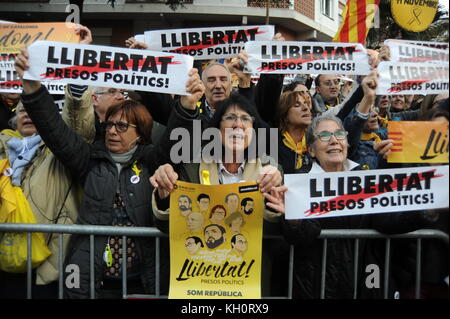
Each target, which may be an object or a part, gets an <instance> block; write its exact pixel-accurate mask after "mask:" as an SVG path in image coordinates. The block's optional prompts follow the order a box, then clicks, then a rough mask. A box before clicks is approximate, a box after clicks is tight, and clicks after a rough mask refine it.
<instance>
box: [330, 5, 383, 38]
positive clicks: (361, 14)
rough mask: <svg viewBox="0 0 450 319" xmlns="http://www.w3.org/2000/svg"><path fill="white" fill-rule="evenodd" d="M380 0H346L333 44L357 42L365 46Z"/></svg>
mask: <svg viewBox="0 0 450 319" xmlns="http://www.w3.org/2000/svg"><path fill="white" fill-rule="evenodd" d="M379 4H380V0H347V4H346V5H345V9H344V13H343V15H342V16H343V17H344V20H343V21H342V25H341V27H340V28H339V30H338V32H337V33H336V35H335V36H334V38H333V42H352V43H354V42H359V43H361V44H363V45H364V44H365V42H366V37H367V33H368V32H369V29H370V27H371V26H372V23H373V18H374V17H375V13H376V12H377V10H378V5H379Z"/></svg>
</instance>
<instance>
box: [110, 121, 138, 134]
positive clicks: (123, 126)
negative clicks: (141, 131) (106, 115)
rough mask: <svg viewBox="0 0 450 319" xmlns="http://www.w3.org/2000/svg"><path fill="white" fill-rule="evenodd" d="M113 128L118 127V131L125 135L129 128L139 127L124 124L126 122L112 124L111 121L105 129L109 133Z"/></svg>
mask: <svg viewBox="0 0 450 319" xmlns="http://www.w3.org/2000/svg"><path fill="white" fill-rule="evenodd" d="M113 126H115V127H116V131H117V132H119V133H125V132H126V131H128V127H129V126H131V127H137V126H136V125H134V124H130V123H124V122H116V123H114V122H111V121H108V122H105V128H106V130H107V131H109V130H110V129H111V128H112V127H113Z"/></svg>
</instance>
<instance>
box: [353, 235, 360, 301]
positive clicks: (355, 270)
mask: <svg viewBox="0 0 450 319" xmlns="http://www.w3.org/2000/svg"><path fill="white" fill-rule="evenodd" d="M354 256H355V260H354V261H353V299H356V297H357V296H358V258H359V239H358V238H356V239H355V253H354Z"/></svg>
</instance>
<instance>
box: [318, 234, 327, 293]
mask: <svg viewBox="0 0 450 319" xmlns="http://www.w3.org/2000/svg"><path fill="white" fill-rule="evenodd" d="M327 246H328V239H326V238H325V239H324V240H323V248H322V273H321V278H320V299H325V275H326V272H327V271H326V268H327Z"/></svg>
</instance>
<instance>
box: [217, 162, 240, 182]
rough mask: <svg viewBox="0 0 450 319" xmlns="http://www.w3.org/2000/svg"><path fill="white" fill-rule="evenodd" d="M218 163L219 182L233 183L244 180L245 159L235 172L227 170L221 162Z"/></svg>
mask: <svg viewBox="0 0 450 319" xmlns="http://www.w3.org/2000/svg"><path fill="white" fill-rule="evenodd" d="M218 165H219V181H220V183H221V184H233V183H240V182H244V167H245V161H244V162H243V163H242V164H241V166H239V168H238V172H237V173H236V174H232V173H230V172H228V171H227V169H226V168H225V166H223V164H222V163H219V164H218Z"/></svg>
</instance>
